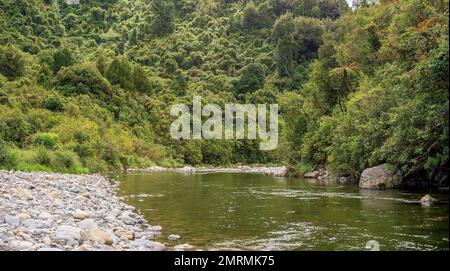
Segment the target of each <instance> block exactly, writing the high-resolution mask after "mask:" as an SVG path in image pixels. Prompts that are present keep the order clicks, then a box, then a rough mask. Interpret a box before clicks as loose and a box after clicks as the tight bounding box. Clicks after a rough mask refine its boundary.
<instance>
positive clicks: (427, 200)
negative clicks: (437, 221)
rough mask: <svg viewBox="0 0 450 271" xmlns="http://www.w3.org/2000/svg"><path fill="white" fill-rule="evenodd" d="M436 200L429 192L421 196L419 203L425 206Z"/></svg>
mask: <svg viewBox="0 0 450 271" xmlns="http://www.w3.org/2000/svg"><path fill="white" fill-rule="evenodd" d="M436 201H437V200H436V199H435V198H433V197H432V196H431V195H430V194H426V195H425V196H423V197H422V198H421V199H420V204H422V206H425V207H430V206H431V205H433V203H435V202H436Z"/></svg>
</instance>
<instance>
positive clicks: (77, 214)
mask: <svg viewBox="0 0 450 271" xmlns="http://www.w3.org/2000/svg"><path fill="white" fill-rule="evenodd" d="M89 216H90V214H89V213H88V212H85V211H81V210H76V211H75V212H74V213H73V218H75V219H86V218H89Z"/></svg>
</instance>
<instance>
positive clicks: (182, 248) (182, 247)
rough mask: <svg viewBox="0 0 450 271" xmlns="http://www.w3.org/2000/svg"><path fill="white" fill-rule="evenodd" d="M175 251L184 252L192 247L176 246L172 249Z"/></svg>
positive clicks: (187, 245) (186, 245) (185, 245)
mask: <svg viewBox="0 0 450 271" xmlns="http://www.w3.org/2000/svg"><path fill="white" fill-rule="evenodd" d="M174 248H175V250H176V251H184V250H185V249H192V248H193V246H191V245H189V244H183V245H177V246H175V247H174Z"/></svg>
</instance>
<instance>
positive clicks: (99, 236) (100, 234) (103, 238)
mask: <svg viewBox="0 0 450 271" xmlns="http://www.w3.org/2000/svg"><path fill="white" fill-rule="evenodd" d="M89 237H90V238H91V239H93V240H95V241H96V242H98V243H100V244H105V245H112V244H114V240H113V239H112V237H111V235H109V234H108V233H106V232H104V231H102V230H101V229H99V228H92V229H91V230H89Z"/></svg>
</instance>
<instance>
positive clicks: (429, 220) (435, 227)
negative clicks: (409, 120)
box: [120, 172, 449, 250]
mask: <svg viewBox="0 0 450 271" xmlns="http://www.w3.org/2000/svg"><path fill="white" fill-rule="evenodd" d="M120 180H121V186H120V195H122V196H126V201H127V203H129V204H131V205H134V206H136V207H137V208H138V209H139V210H140V211H141V212H142V213H143V214H144V215H145V217H146V218H147V219H148V220H149V222H150V223H151V224H155V225H161V226H163V234H162V235H161V236H160V237H159V238H160V240H159V241H162V242H164V243H166V244H168V245H177V244H180V243H189V244H191V245H194V246H195V247H196V248H197V249H207V250H235V249H239V250H363V249H365V245H366V242H367V241H369V240H376V241H378V242H379V243H380V248H381V250H436V249H447V250H448V247H449V239H448V237H449V221H448V215H449V213H448V212H449V209H448V204H441V205H435V206H432V207H430V208H424V207H422V206H420V205H419V204H415V203H413V202H414V201H417V200H418V199H420V197H421V196H423V195H422V194H416V193H407V192H404V191H398V190H395V191H394V190H391V191H365V190H364V191H360V190H359V189H358V188H357V187H354V186H342V185H327V186H321V185H318V184H315V183H311V182H305V181H303V180H299V179H275V178H272V177H271V176H265V175H259V174H242V173H208V174H193V175H183V174H178V173H167V172H166V173H155V174H130V175H124V176H121V177H120ZM434 196H436V197H438V198H439V199H441V200H445V201H447V202H448V195H447V194H446V195H434ZM169 234H179V235H181V236H182V239H181V240H179V241H175V242H172V241H168V240H167V236H168V235H169Z"/></svg>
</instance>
